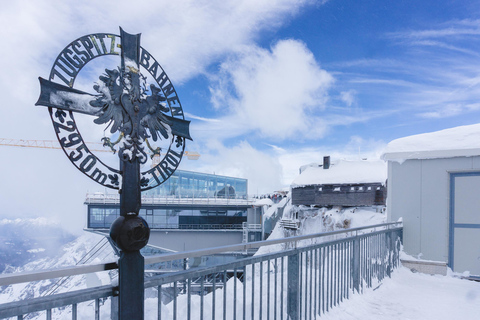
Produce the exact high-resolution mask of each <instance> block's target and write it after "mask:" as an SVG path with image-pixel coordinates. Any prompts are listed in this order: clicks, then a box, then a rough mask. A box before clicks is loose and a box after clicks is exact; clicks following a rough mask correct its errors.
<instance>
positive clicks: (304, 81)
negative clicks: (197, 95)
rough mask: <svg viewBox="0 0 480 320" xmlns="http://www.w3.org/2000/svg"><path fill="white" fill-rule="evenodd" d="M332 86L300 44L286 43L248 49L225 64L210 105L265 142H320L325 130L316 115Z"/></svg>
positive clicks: (306, 49) (312, 57) (281, 42)
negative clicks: (227, 111) (229, 113)
mask: <svg viewBox="0 0 480 320" xmlns="http://www.w3.org/2000/svg"><path fill="white" fill-rule="evenodd" d="M332 83H333V77H332V76H331V75H330V74H329V73H328V72H327V71H325V70H323V69H321V68H320V66H319V64H318V63H317V61H316V60H315V57H314V56H313V54H312V53H311V52H310V51H309V50H308V48H306V46H305V45H304V44H303V43H302V42H299V41H295V40H283V41H279V42H278V43H276V44H275V45H274V46H273V47H272V48H271V50H265V49H261V48H258V47H252V46H250V47H248V48H245V49H244V50H243V51H242V52H240V53H239V54H238V55H237V56H235V57H233V58H231V59H230V60H228V61H227V62H225V63H223V64H222V66H221V75H220V78H219V79H217V82H216V83H215V84H214V85H213V86H212V88H211V92H212V96H213V100H212V101H213V103H214V104H216V106H217V108H229V109H230V110H231V111H233V113H234V116H235V118H236V119H238V121H240V122H242V123H243V125H244V126H245V127H246V128H249V129H251V130H257V131H259V132H260V133H261V134H262V136H263V137H268V138H274V139H278V140H282V139H288V138H293V137H294V136H297V135H302V136H306V137H309V138H318V137H320V136H322V135H323V130H319V127H320V123H319V119H318V117H313V116H312V115H313V114H314V113H318V111H321V110H322V109H323V108H324V106H325V101H326V99H327V90H328V89H329V87H330V86H331V85H332ZM232 90H233V91H234V92H233V93H232ZM226 92H230V94H226Z"/></svg>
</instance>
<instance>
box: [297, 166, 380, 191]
mask: <svg viewBox="0 0 480 320" xmlns="http://www.w3.org/2000/svg"><path fill="white" fill-rule="evenodd" d="M386 180H387V166H386V163H385V162H384V161H381V160H375V161H370V160H362V161H349V160H337V161H335V162H332V163H331V164H330V168H329V169H323V167H318V166H312V167H308V168H305V169H304V171H303V172H302V173H301V174H300V175H299V176H298V177H297V178H296V179H295V180H294V181H293V182H292V187H302V186H306V185H313V184H347V183H378V182H380V183H385V181H386Z"/></svg>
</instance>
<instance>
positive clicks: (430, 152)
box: [382, 124, 480, 162]
mask: <svg viewBox="0 0 480 320" xmlns="http://www.w3.org/2000/svg"><path fill="white" fill-rule="evenodd" d="M479 137H480V124H474V125H469V126H460V127H455V128H450V129H445V130H441V131H436V132H430V133H424V134H418V135H414V136H409V137H404V138H400V139H396V140H393V141H391V142H390V143H389V144H388V145H387V147H386V148H385V150H384V152H383V155H382V159H384V160H392V161H399V162H403V161H404V160H407V159H435V158H450V157H471V156H478V155H480V139H479Z"/></svg>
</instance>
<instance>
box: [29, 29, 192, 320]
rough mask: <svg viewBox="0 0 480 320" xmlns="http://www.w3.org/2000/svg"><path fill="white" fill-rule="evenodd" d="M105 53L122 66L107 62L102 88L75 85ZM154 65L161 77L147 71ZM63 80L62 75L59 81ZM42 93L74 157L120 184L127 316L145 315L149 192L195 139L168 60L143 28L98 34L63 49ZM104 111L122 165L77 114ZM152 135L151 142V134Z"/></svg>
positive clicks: (113, 231)
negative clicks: (86, 133) (90, 140)
mask: <svg viewBox="0 0 480 320" xmlns="http://www.w3.org/2000/svg"><path fill="white" fill-rule="evenodd" d="M105 55H118V56H120V66H119V67H117V68H113V69H105V74H102V75H101V76H100V77H99V82H98V83H97V84H95V85H94V86H93V89H94V91H95V92H96V93H93V94H92V93H88V92H84V91H82V90H79V89H75V88H73V85H74V83H75V79H76V78H77V75H78V74H79V72H80V70H81V69H82V68H83V67H84V66H85V65H86V64H87V63H88V62H90V61H91V60H93V59H95V58H97V57H100V56H105ZM140 67H143V68H144V69H145V70H147V72H148V74H150V75H151V77H153V79H154V80H153V82H154V83H150V84H149V85H147V77H146V76H145V75H143V74H142V73H141V72H140ZM55 81H57V82H55ZM40 87H41V91H40V97H39V99H38V101H37V103H36V105H41V106H46V107H48V110H49V112H50V118H51V119H52V123H53V127H54V128H55V133H56V135H57V138H58V141H59V142H60V145H61V146H62V148H63V150H64V151H65V154H66V155H67V156H68V158H69V159H70V161H71V162H72V163H73V164H74V165H75V166H76V167H77V168H78V169H79V170H80V171H82V172H83V173H84V174H86V175H87V176H88V177H90V178H91V179H93V180H95V181H96V182H98V183H100V184H101V185H103V186H105V187H109V188H114V189H119V192H120V217H118V218H117V220H115V221H114V223H113V224H112V226H111V228H110V237H111V239H112V240H113V242H114V243H115V245H116V246H117V247H118V248H120V249H121V252H120V259H119V260H118V266H119V277H118V278H119V300H118V309H119V319H122V320H127V319H129V320H130V319H143V315H144V309H143V297H144V285H143V281H144V259H143V257H142V255H141V254H140V251H139V250H140V249H141V248H143V247H144V246H145V245H146V244H147V243H148V239H149V237H150V229H149V228H148V225H147V222H146V221H145V220H144V219H143V218H141V217H140V216H139V212H140V207H141V204H142V199H141V191H142V190H147V189H150V188H153V187H156V186H157V185H159V184H161V183H163V182H164V181H165V180H167V179H168V177H169V176H171V175H172V173H173V172H174V171H175V169H176V168H177V167H178V165H179V163H180V160H181V159H182V156H183V153H184V150H185V140H186V139H190V140H191V137H190V133H189V124H190V122H189V121H186V120H185V119H184V115H183V110H182V106H181V104H180V100H179V99H178V96H177V93H176V92H175V89H174V88H173V85H172V83H171V82H170V79H168V77H167V75H166V73H165V71H163V69H162V67H161V66H160V64H159V63H158V62H157V61H156V60H155V58H153V56H152V55H150V53H148V51H146V50H145V49H144V48H142V47H141V46H140V34H137V35H133V34H128V33H126V32H124V31H123V30H122V29H121V28H120V36H117V35H113V34H106V33H96V34H90V35H87V36H84V37H81V38H79V39H77V40H75V41H73V42H72V43H70V44H69V45H68V46H67V47H66V48H65V49H63V51H62V52H61V53H60V54H59V55H58V57H57V59H56V60H55V63H54V64H53V67H52V70H51V72H50V79H49V80H45V79H42V78H40ZM75 112H78V113H83V114H86V115H90V116H93V117H96V118H95V119H94V120H93V122H94V123H96V124H99V125H105V124H108V126H107V128H108V127H109V128H110V132H111V133H112V134H118V135H119V138H118V139H117V141H115V142H113V143H112V142H111V141H110V139H109V138H106V137H105V138H103V139H102V140H103V141H104V144H105V145H106V146H108V147H110V148H112V149H113V150H115V151H116V149H114V145H115V144H117V143H118V144H119V146H120V147H119V149H118V154H119V157H120V161H119V163H120V168H119V169H114V168H111V167H109V166H108V165H106V164H104V163H103V162H102V161H100V159H98V158H97V157H96V156H95V155H94V154H93V153H91V152H90V150H89V149H88V147H87V146H86V144H85V142H84V141H83V138H82V136H81V134H80V131H79V130H78V128H77V124H76V122H75V119H74V113H75ZM150 139H151V141H149V140H150ZM162 139H164V140H166V141H168V145H169V147H168V150H167V152H165V153H164V155H163V158H161V160H160V161H159V163H158V164H156V165H155V166H154V167H153V168H152V169H149V170H147V171H144V172H141V171H140V165H141V164H144V163H146V162H147V160H148V158H147V153H146V147H147V148H149V149H150V150H151V151H152V152H153V153H154V154H156V155H158V154H160V152H161V150H160V147H156V148H155V146H154V147H152V144H153V143H154V142H156V141H160V140H162Z"/></svg>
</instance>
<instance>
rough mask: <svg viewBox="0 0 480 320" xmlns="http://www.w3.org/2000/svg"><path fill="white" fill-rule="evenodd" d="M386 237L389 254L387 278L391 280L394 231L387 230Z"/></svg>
mask: <svg viewBox="0 0 480 320" xmlns="http://www.w3.org/2000/svg"><path fill="white" fill-rule="evenodd" d="M385 237H386V239H385V240H386V241H385V242H386V246H387V248H386V251H387V252H386V253H387V263H386V269H387V276H388V277H389V278H390V277H391V275H392V269H393V239H394V238H395V237H392V231H390V230H387V233H385Z"/></svg>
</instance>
